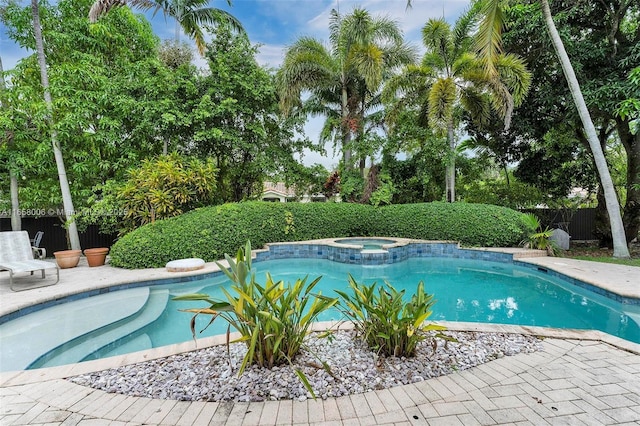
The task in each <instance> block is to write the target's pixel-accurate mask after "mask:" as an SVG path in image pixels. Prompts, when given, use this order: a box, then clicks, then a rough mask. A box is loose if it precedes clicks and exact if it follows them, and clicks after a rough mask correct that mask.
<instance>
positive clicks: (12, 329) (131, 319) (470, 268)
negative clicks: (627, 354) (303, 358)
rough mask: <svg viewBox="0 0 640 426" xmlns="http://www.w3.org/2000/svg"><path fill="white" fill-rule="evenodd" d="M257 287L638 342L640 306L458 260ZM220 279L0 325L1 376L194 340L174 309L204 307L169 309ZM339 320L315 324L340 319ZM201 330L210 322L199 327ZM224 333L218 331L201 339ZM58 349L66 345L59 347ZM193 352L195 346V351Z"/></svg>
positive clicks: (516, 270) (129, 293)
mask: <svg viewBox="0 0 640 426" xmlns="http://www.w3.org/2000/svg"><path fill="white" fill-rule="evenodd" d="M254 269H255V270H256V271H257V276H258V280H259V282H264V277H265V273H266V271H269V272H270V273H271V275H272V276H273V277H274V278H275V279H282V280H284V281H286V282H294V281H295V280H296V279H297V278H302V277H304V276H306V275H308V276H309V281H311V280H313V279H314V278H315V277H317V276H322V279H321V281H320V283H319V284H318V286H317V287H316V289H315V290H317V291H321V292H322V294H323V295H327V296H336V294H335V292H334V289H346V288H347V274H348V273H351V275H353V276H354V278H355V279H356V280H357V281H358V282H365V283H367V284H370V283H373V282H378V283H382V282H383V281H388V282H390V283H391V284H392V285H393V286H394V287H395V288H397V289H406V296H407V297H410V296H411V295H412V294H413V292H414V291H415V288H416V285H417V283H418V282H419V281H421V280H422V281H424V282H425V288H426V290H427V292H429V293H431V294H434V295H435V299H436V303H435V305H434V307H433V314H432V316H431V317H430V318H429V319H430V320H447V321H469V322H485V323H499V324H520V325H532V326H546V327H558V328H578V329H596V330H601V331H604V332H606V333H609V334H612V335H615V336H619V337H621V338H623V339H627V340H630V341H633V342H636V343H640V327H639V325H638V323H640V306H638V305H623V304H621V303H618V302H615V301H613V300H611V299H609V298H606V297H604V296H600V295H597V294H595V293H593V292H590V291H588V290H583V289H581V288H578V287H576V286H574V285H572V284H569V283H567V282H565V281H563V280H561V279H558V278H555V277H552V276H549V275H547V274H545V273H544V272H541V271H537V270H534V269H530V268H526V267H522V266H518V265H513V264H509V263H498V262H488V261H478V260H465V259H455V258H412V259H409V260H406V261H404V262H400V263H394V264H386V265H376V266H360V265H352V264H343V263H336V262H331V261H329V260H322V259H296V260H295V262H291V260H290V259H284V260H272V261H265V262H258V263H254ZM228 284H229V282H228V280H227V279H226V277H224V276H219V277H215V278H210V279H204V280H199V281H192V282H189V283H181V284H171V285H156V286H151V287H140V288H132V289H128V290H122V291H117V292H110V293H107V294H104V295H100V296H94V297H89V298H85V299H80V300H76V301H73V302H69V303H65V304H63V305H58V306H54V307H51V308H47V309H43V310H40V311H37V312H34V313H32V314H29V315H26V316H23V317H20V318H17V319H15V320H12V321H8V322H6V323H4V324H1V325H0V342H2V351H1V352H0V370H2V371H10V370H20V369H27V368H39V367H49V366H54V365H62V364H69V363H75V362H80V361H84V360H89V359H96V358H104V357H109V356H113V355H120V354H125V353H129V352H134V351H138V350H143V349H150V348H153V347H160V346H165V345H169V344H173V343H178V342H185V341H189V340H192V336H191V331H190V329H189V321H190V319H191V316H192V315H191V314H189V313H184V312H180V311H179V309H184V308H194V307H204V306H205V304H204V303H202V302H185V301H179V302H178V301H173V300H171V299H172V297H174V296H177V295H181V294H185V293H196V292H197V293H207V294H209V295H211V296H212V297H214V298H223V294H222V292H221V288H222V287H223V286H225V285H228ZM340 318H341V316H340V314H339V312H338V311H336V310H333V311H330V312H325V313H324V314H323V316H322V317H320V318H319V319H320V320H335V319H340ZM198 320H199V321H198V324H197V326H198V330H200V329H202V328H203V327H204V326H205V325H206V323H207V322H208V321H209V317H205V316H203V317H201V318H198ZM225 332H226V323H223V322H222V321H219V322H216V323H214V324H213V325H212V326H211V327H209V328H208V329H207V330H206V331H205V332H204V333H202V334H200V335H199V337H205V336H212V335H216V334H222V333H225ZM61 343H62V344H61ZM194 347H195V344H194Z"/></svg>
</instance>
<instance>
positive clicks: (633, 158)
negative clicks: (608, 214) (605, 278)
mask: <svg viewBox="0 0 640 426" xmlns="http://www.w3.org/2000/svg"><path fill="white" fill-rule="evenodd" d="M616 128H617V130H618V136H620V141H621V142H622V145H623V146H624V149H625V151H626V153H627V202H626V204H625V206H624V215H623V216H622V223H624V231H625V234H626V235H627V242H631V241H633V239H634V238H637V237H638V231H640V133H636V134H635V135H634V134H633V133H631V129H630V127H629V121H627V120H622V119H621V118H616Z"/></svg>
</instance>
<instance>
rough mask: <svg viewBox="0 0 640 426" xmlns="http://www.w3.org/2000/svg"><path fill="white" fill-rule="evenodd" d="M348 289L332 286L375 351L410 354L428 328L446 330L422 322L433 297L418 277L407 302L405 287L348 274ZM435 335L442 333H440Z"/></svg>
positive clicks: (397, 354) (343, 306)
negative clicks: (367, 281) (365, 281)
mask: <svg viewBox="0 0 640 426" xmlns="http://www.w3.org/2000/svg"><path fill="white" fill-rule="evenodd" d="M349 289H350V290H351V293H347V292H345V291H338V290H336V293H338V294H339V295H340V297H341V298H342V300H341V310H342V312H343V313H344V314H345V316H346V317H347V318H349V319H351V320H352V321H353V322H354V324H355V329H356V331H357V333H358V335H359V336H360V337H361V338H362V339H363V340H364V341H365V342H366V344H367V345H368V346H369V348H371V349H372V350H374V351H375V352H376V353H378V354H382V355H386V356H413V355H415V351H416V347H417V345H418V343H420V342H421V341H423V340H425V339H427V338H429V337H433V336H430V335H429V332H430V331H442V330H446V327H444V326H441V325H437V324H425V321H426V320H427V319H428V318H429V316H431V307H432V306H433V304H434V303H435V300H434V299H433V295H431V294H428V293H427V292H426V291H425V289H424V283H423V282H422V281H420V282H419V283H418V285H417V287H416V292H415V293H414V294H413V295H412V296H411V299H410V301H409V302H406V301H405V300H403V297H404V294H405V290H401V291H398V290H396V289H395V288H394V287H393V286H392V285H391V284H389V283H386V282H385V285H384V286H380V285H378V284H377V283H373V284H371V285H366V284H359V283H358V282H356V281H355V280H354V279H353V277H352V276H351V275H349ZM437 336H442V337H445V336H444V335H442V333H438V334H437ZM434 342H435V341H434ZM433 344H434V345H435V343H433Z"/></svg>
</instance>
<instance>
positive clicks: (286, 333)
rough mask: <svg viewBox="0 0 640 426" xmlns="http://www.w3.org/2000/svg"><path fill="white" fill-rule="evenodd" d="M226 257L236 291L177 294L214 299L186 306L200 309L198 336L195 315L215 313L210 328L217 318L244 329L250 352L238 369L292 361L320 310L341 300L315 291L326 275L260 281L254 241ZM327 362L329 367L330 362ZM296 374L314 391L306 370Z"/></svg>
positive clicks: (243, 338)
mask: <svg viewBox="0 0 640 426" xmlns="http://www.w3.org/2000/svg"><path fill="white" fill-rule="evenodd" d="M225 259H226V261H227V263H228V264H229V267H228V268H225V267H224V266H222V265H220V264H218V267H219V268H220V269H221V270H222V271H223V272H224V273H225V275H227V277H228V278H229V279H230V280H231V282H232V283H233V284H232V285H231V288H230V290H226V289H224V288H223V289H222V292H223V293H224V295H225V297H226V300H213V299H211V298H210V296H208V295H206V294H186V295H182V296H177V297H175V298H174V300H189V301H203V302H206V303H209V304H210V306H209V307H207V308H193V309H187V310H185V312H190V313H193V314H194V317H193V318H192V320H191V332H192V333H193V337H194V339H195V336H196V329H195V318H196V317H197V316H198V315H210V316H211V321H210V322H209V324H208V325H207V327H208V326H209V325H211V324H213V323H214V322H215V321H216V320H223V321H226V322H227V323H228V324H229V327H230V328H233V329H235V330H236V331H238V332H239V333H240V336H241V337H240V338H239V339H238V340H237V341H239V342H244V343H245V344H246V345H247V353H246V355H245V356H244V359H243V360H242V364H241V365H240V368H239V370H238V374H242V372H243V371H244V370H245V368H246V367H247V365H252V364H255V365H259V366H261V367H266V368H271V367H274V366H277V365H282V364H286V363H288V364H291V363H292V360H293V359H294V358H295V356H296V355H297V354H298V352H299V351H300V349H301V348H302V347H304V339H305V337H306V336H307V334H308V332H309V330H310V327H311V326H312V324H313V323H314V322H315V321H316V319H317V318H318V315H320V314H321V313H322V312H324V311H326V310H327V309H330V308H331V307H333V306H335V305H336V304H337V303H338V299H336V298H330V297H326V296H323V295H322V294H321V293H313V289H314V288H315V286H316V285H317V284H318V282H319V281H320V278H321V277H318V278H316V279H314V280H313V281H311V282H309V283H307V278H306V277H305V278H304V279H298V280H296V282H295V283H293V284H290V283H287V284H285V283H284V282H283V281H277V282H276V281H274V280H273V278H272V277H271V275H270V274H267V278H266V282H265V283H264V285H263V284H260V283H258V282H257V281H256V276H255V271H254V270H253V269H252V268H251V244H250V243H249V242H247V244H246V246H245V247H244V249H239V250H238V252H237V255H236V258H235V260H234V259H233V258H231V257H230V256H229V255H227V254H225ZM205 328H206V327H205ZM227 335H228V334H227ZM227 344H229V340H228V339H227ZM324 367H325V368H326V369H329V367H328V366H327V365H326V364H325V365H324ZM296 373H297V374H298V377H300V380H301V381H302V382H303V383H304V385H305V387H306V388H307V390H308V391H309V392H310V393H311V394H312V395H313V389H312V388H311V385H310V384H309V381H308V380H307V378H306V376H305V375H304V373H303V372H302V371H301V370H300V369H297V370H296Z"/></svg>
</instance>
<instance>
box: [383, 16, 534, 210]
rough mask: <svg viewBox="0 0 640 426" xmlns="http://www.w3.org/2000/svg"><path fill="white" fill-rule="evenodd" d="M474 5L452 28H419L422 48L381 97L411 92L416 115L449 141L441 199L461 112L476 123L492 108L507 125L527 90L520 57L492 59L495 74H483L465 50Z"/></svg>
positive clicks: (451, 183)
mask: <svg viewBox="0 0 640 426" xmlns="http://www.w3.org/2000/svg"><path fill="white" fill-rule="evenodd" d="M477 13H478V10H477V6H476V7H472V8H471V9H469V10H468V11H467V12H466V13H464V14H463V15H462V16H461V17H460V18H459V19H458V21H457V22H456V24H455V27H454V28H453V29H452V28H451V27H450V26H449V24H448V23H447V22H446V21H445V20H444V19H430V20H429V21H428V22H427V23H426V25H425V26H424V27H423V29H422V40H423V43H424V45H425V47H426V49H427V51H426V53H425V56H424V58H423V60H422V63H421V64H420V65H419V66H411V67H409V68H407V69H406V70H405V72H404V74H403V75H400V76H398V77H397V78H395V79H394V80H392V81H391V82H390V84H389V86H388V87H387V88H386V90H387V94H386V95H385V97H386V98H389V97H392V96H395V95H396V94H397V92H398V91H400V92H404V93H406V92H414V95H413V96H410V97H413V98H414V99H416V100H419V101H418V102H420V103H421V108H422V111H421V116H422V117H425V118H427V120H428V124H429V125H430V126H431V127H432V128H433V129H435V130H437V131H439V132H441V133H442V134H444V135H445V136H446V138H447V141H448V145H449V152H448V155H447V158H448V160H447V165H446V179H445V182H446V200H447V201H448V202H453V201H455V199H456V196H455V173H456V171H455V170H456V169H455V154H456V146H457V141H456V138H455V131H456V129H457V128H458V126H459V121H460V118H461V117H462V111H466V112H468V113H469V114H470V116H471V117H472V119H473V120H474V121H475V122H477V123H479V124H480V125H482V124H484V123H487V122H488V121H489V116H490V110H491V109H493V110H495V111H496V112H497V113H499V115H500V116H501V117H502V118H503V120H504V125H505V127H508V126H509V123H510V119H511V112H512V110H513V107H514V105H517V104H519V103H520V102H521V101H522V100H523V99H524V96H525V95H526V93H527V90H528V89H529V84H530V81H531V77H530V74H529V72H528V71H527V70H526V67H525V65H524V62H523V61H522V60H521V59H519V58H517V57H516V56H514V55H504V54H501V55H500V56H499V57H497V58H496V62H497V65H496V75H495V76H493V77H490V78H487V76H486V74H484V73H483V72H482V64H481V61H480V60H479V59H478V58H477V57H476V55H475V54H474V53H473V52H472V50H471V44H472V36H471V31H472V30H473V28H474V26H475V24H476V17H477Z"/></svg>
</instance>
